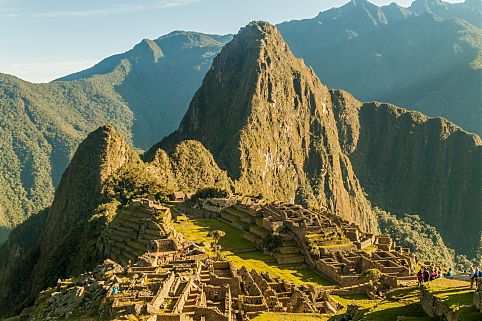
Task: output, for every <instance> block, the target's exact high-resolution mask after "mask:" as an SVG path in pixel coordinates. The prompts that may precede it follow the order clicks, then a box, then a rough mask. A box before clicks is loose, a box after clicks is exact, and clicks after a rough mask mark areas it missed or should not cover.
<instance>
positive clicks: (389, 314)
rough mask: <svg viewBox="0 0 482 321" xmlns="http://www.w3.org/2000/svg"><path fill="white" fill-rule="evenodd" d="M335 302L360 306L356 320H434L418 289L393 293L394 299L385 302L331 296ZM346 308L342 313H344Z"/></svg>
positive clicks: (363, 296)
mask: <svg viewBox="0 0 482 321" xmlns="http://www.w3.org/2000/svg"><path fill="white" fill-rule="evenodd" d="M331 297H332V298H333V300H335V301H336V302H338V303H340V304H342V305H343V306H345V307H346V306H347V305H348V304H355V305H358V306H360V309H359V310H358V313H357V314H356V316H355V320H364V321H393V320H397V317H398V316H406V317H410V319H409V320H412V321H430V320H434V319H432V318H430V317H428V316H427V315H426V314H425V312H424V311H423V309H422V307H421V306H420V304H419V289H418V288H417V287H411V288H404V289H399V290H395V291H393V292H392V297H391V298H389V299H384V300H370V299H369V298H368V297H367V296H366V295H349V296H342V297H340V296H336V295H332V296H331ZM345 311H346V308H344V309H343V310H342V311H340V313H344V312H345Z"/></svg>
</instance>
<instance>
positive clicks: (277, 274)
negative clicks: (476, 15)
mask: <svg viewBox="0 0 482 321" xmlns="http://www.w3.org/2000/svg"><path fill="white" fill-rule="evenodd" d="M203 203H204V204H205V205H203ZM226 204H227V205H226ZM191 205H193V204H191ZM226 213H227V214H226ZM296 213H298V214H296ZM115 220H116V221H115V222H114V221H113V222H112V224H110V225H109V226H108V227H107V228H106V229H105V230H104V234H103V237H102V239H101V242H99V244H98V246H100V247H101V248H102V249H103V250H104V253H105V254H106V257H108V259H107V260H106V261H105V262H104V263H103V264H101V265H99V266H97V267H96V268H95V269H94V270H93V271H92V272H88V273H84V274H82V275H80V276H77V277H73V278H71V279H67V280H59V282H58V284H57V286H56V287H54V288H50V289H48V290H46V291H44V292H42V293H41V295H40V296H39V297H38V298H37V301H36V302H35V305H34V306H32V307H31V308H28V309H25V310H24V312H23V314H22V317H28V318H29V319H30V320H45V319H52V318H54V319H58V320H88V319H86V316H88V317H95V318H96V320H97V319H98V320H148V321H155V320H159V321H161V320H162V321H164V320H168V321H174V320H175V321H194V320H196V321H201V320H203V321H237V320H254V321H263V320H270V321H276V320H283V321H284V320H297V321H298V320H301V321H303V320H306V321H315V320H323V321H335V320H339V318H343V317H344V318H348V316H349V317H350V318H352V319H351V320H372V321H385V320H386V321H389V320H390V321H391V320H396V318H397V317H398V316H406V317H407V318H406V319H403V320H412V321H414V320H418V321H429V320H435V319H433V318H432V317H430V316H435V315H437V314H436V313H438V312H431V311H428V309H427V308H426V306H425V305H426V304H425V305H424V301H423V298H424V296H426V297H429V294H424V293H432V294H433V296H436V297H437V298H439V299H440V300H441V304H442V306H444V307H445V306H446V307H447V309H448V310H450V311H454V313H455V314H454V315H455V316H456V318H455V319H453V320H461V321H462V320H464V321H465V320H467V321H475V320H479V319H477V318H479V317H480V312H479V311H478V310H477V308H475V307H473V306H469V305H468V303H469V301H470V298H471V297H472V295H473V290H470V289H468V282H465V281H457V282H459V283H457V284H453V283H450V282H441V281H443V280H440V282H438V283H436V282H435V281H434V282H433V283H431V284H429V285H428V286H426V288H425V287H424V288H423V289H422V290H420V288H419V287H417V286H410V282H409V281H410V280H409V278H407V276H408V277H412V275H411V272H410V271H411V270H410V268H411V267H410V266H407V267H406V269H405V265H404V264H411V263H414V262H416V260H415V258H414V257H413V255H410V254H407V252H406V250H403V249H399V248H398V249H397V248H396V247H395V246H394V244H392V242H391V240H390V239H389V238H387V237H386V236H380V235H369V234H365V233H362V232H361V231H359V230H358V229H357V228H356V227H355V226H353V225H347V224H346V223H345V222H344V221H342V220H340V219H337V218H335V217H332V216H325V215H324V214H321V213H317V212H314V211H311V210H306V209H304V208H301V207H298V206H294V205H289V204H281V203H279V204H265V203H262V202H260V201H259V200H255V199H248V198H234V199H233V198H228V199H224V200H221V199H210V200H203V201H201V202H200V203H198V204H197V205H194V206H189V207H186V204H184V205H183V206H179V204H178V203H175V204H171V205H167V206H164V205H160V204H158V203H156V202H153V201H150V200H136V201H134V202H133V204H132V205H130V206H128V207H126V208H123V209H121V210H120V212H119V213H118V215H117V216H116V218H115ZM246 224H247V225H246ZM302 227H303V228H302ZM324 227H326V231H325V230H324V229H323V228H324ZM215 230H219V231H223V232H224V233H225V235H224V237H220V239H219V240H218V241H219V245H220V249H219V248H217V247H215V246H214V245H213V244H215V243H216V242H215V240H214V237H213V234H212V233H209V232H210V231H215ZM301 231H306V233H301ZM261 234H262V235H261ZM253 236H257V237H253ZM273 239H277V240H278V241H277V242H275V245H276V248H270V250H269V251H268V250H267V249H266V246H267V243H266V241H265V240H273ZM312 240H314V242H313V241H312ZM366 240H371V241H370V242H367V241H366ZM362 244H363V245H362ZM268 245H269V244H268ZM365 247H370V251H363V250H366V248H365ZM313 249H316V250H317V251H315V252H316V253H313V252H314V251H313ZM318 249H319V252H320V253H318ZM367 252H369V253H367ZM280 254H286V256H283V255H281V256H280ZM290 255H291V256H290ZM287 258H293V260H292V261H290V262H288V263H287V262H286V261H287ZM328 258H330V259H331V260H332V261H330V262H332V263H330V264H331V266H332V267H333V268H334V269H336V271H338V272H337V273H339V275H340V278H338V279H337V278H334V277H331V276H330V275H327V274H324V272H323V270H322V269H321V268H320V261H322V260H323V259H325V260H328ZM403 260H407V261H406V262H403ZM288 261H289V259H288ZM365 261H368V262H371V263H370V264H368V263H367V262H365ZM359 262H361V271H358V270H357V269H358V268H360V267H359V266H353V265H352V264H355V265H356V264H357V263H359ZM387 262H388V263H390V262H393V263H392V264H388V263H387ZM341 264H344V265H343V267H342V268H341ZM377 267H380V270H379V272H380V275H379V276H377V277H376V278H373V279H369V278H367V276H366V272H367V271H372V270H378V269H377ZM384 267H387V269H383V268H384ZM402 267H403V268H404V269H402ZM390 268H395V269H390ZM405 274H406V275H405ZM343 277H348V279H349V280H350V281H351V282H352V283H353V284H350V283H349V284H348V285H346V284H343V282H345V281H344V280H343ZM398 278H400V280H401V281H400V280H399V279H398ZM340 280H341V281H340ZM354 280H355V281H356V282H355V281H354ZM420 293H422V304H420ZM476 293H477V292H476ZM462 296H463V298H462ZM444 311H445V310H444ZM295 314H296V315H295ZM457 316H461V317H462V318H459V319H457ZM465 318H468V319H465Z"/></svg>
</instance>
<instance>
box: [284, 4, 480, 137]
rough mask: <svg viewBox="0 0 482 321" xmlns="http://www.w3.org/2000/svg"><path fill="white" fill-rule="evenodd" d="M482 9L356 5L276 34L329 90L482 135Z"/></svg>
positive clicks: (293, 24) (472, 6)
mask: <svg viewBox="0 0 482 321" xmlns="http://www.w3.org/2000/svg"><path fill="white" fill-rule="evenodd" d="M481 5H482V3H481V2H480V0H475V1H466V2H465V3H460V4H449V3H445V2H442V1H439V0H416V1H414V2H413V3H412V5H411V6H410V7H409V8H403V7H400V6H398V5H396V4H395V3H392V4H391V5H389V6H384V7H378V6H376V5H374V4H371V3H369V2H367V1H365V0H353V1H351V2H349V3H347V4H346V5H344V6H342V7H340V8H333V9H330V10H327V11H324V12H321V13H320V14H319V15H318V16H316V17H315V18H313V19H305V20H299V21H290V22H285V23H281V24H280V25H278V28H279V30H280V32H281V34H282V35H283V37H284V38H285V39H286V41H287V43H288V44H289V46H290V48H291V49H292V50H293V53H294V54H295V55H296V56H298V57H302V58H303V59H304V60H305V62H306V64H307V65H309V66H312V67H313V69H314V70H315V71H316V73H317V75H318V76H319V77H320V79H321V80H322V81H323V82H324V83H326V84H327V85H328V86H329V87H331V88H340V89H345V90H347V91H349V92H350V93H352V94H353V95H355V96H356V97H358V98H359V99H361V100H364V101H373V100H377V101H387V102H390V103H393V104H397V105H400V106H407V107H409V108H410V109H414V110H417V111H420V112H423V113H425V114H427V115H430V116H441V117H444V118H447V119H449V120H450V121H452V122H455V123H456V124H458V125H460V126H462V127H463V128H464V129H466V130H468V131H470V132H474V133H477V134H479V135H480V134H481V133H482V127H481V126H480V123H481V119H482V110H481V108H480V106H482V96H481V95H480V92H481V90H482V87H481V83H482V71H481V68H482V60H481V57H482V45H481V42H480V39H481V37H482V31H481V29H480V27H481V21H482V17H481V9H480V8H481ZM461 19H464V20H461Z"/></svg>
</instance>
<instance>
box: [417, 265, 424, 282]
mask: <svg viewBox="0 0 482 321" xmlns="http://www.w3.org/2000/svg"><path fill="white" fill-rule="evenodd" d="M417 281H418V286H421V285H422V283H423V271H422V268H420V270H418V273H417Z"/></svg>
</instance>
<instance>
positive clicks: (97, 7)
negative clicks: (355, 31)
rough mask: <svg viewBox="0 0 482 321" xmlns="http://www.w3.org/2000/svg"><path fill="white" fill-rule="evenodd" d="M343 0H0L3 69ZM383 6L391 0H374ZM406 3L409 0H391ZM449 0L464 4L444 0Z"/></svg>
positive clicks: (67, 69) (294, 13) (26, 74)
mask: <svg viewBox="0 0 482 321" xmlns="http://www.w3.org/2000/svg"><path fill="white" fill-rule="evenodd" d="M446 1H447V0H446ZM346 2H348V0H296V1H293V0H107V1H100V0H0V43H1V47H0V48H1V49H0V72H2V73H9V74H13V75H16V76H18V77H20V78H22V79H25V80H28V81H32V82H46V81H50V80H53V79H55V78H57V77H60V76H63V75H66V74H69V73H72V72H75V71H78V70H82V69H85V68H87V67H89V66H91V65H93V64H95V63H97V62H98V61H100V60H101V59H103V58H105V57H108V56H110V55H112V54H115V53H120V52H124V51H126V50H128V49H130V48H131V47H133V46H134V45H135V44H136V43H138V42H139V41H140V40H141V39H143V38H151V39H154V38H158V37H159V36H161V35H163V34H166V33H168V32H170V31H173V30H194V31H200V32H206V33H217V34H226V33H236V32H237V31H238V29H239V28H240V27H241V26H244V25H246V24H247V23H248V22H249V21H252V20H266V21H269V22H271V23H279V22H282V21H286V20H292V19H301V18H311V17H314V16H315V15H317V14H318V12H319V11H324V10H326V9H329V8H331V7H339V6H342V5H343V4H345V3H346ZM371 2H372V3H375V4H378V5H386V4H389V3H390V2H393V0H371ZM395 2H397V3H398V4H400V5H402V6H405V7H406V6H409V5H410V3H411V2H412V0H396V1H395ZM448 2H463V1H461V0H449V1H448Z"/></svg>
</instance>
